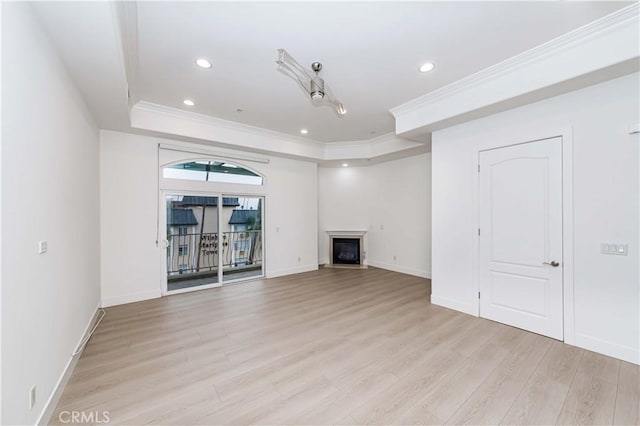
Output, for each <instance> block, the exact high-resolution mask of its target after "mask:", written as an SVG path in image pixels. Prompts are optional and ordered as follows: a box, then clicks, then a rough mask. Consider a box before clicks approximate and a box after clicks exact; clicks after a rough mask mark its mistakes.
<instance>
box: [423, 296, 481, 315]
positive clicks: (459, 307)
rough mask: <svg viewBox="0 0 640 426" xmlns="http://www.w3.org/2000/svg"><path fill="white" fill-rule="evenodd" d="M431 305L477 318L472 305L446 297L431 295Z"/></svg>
mask: <svg viewBox="0 0 640 426" xmlns="http://www.w3.org/2000/svg"><path fill="white" fill-rule="evenodd" d="M431 304H432V305H438V306H442V307H444V308H449V309H453V310H454V311H458V312H463V313H465V314H469V315H472V316H474V317H477V316H478V313H477V310H476V309H474V306H473V304H472V303H464V302H461V301H460V300H454V299H449V298H448V297H440V296H436V295H435V294H433V293H432V294H431Z"/></svg>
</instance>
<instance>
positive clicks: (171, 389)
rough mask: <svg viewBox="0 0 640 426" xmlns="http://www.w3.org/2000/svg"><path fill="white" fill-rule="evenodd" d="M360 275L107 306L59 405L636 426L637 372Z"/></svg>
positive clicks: (296, 418)
mask: <svg viewBox="0 0 640 426" xmlns="http://www.w3.org/2000/svg"><path fill="white" fill-rule="evenodd" d="M429 293H430V283H429V281H428V280H425V279H420V278H416V277H412V276H408V275H403V274H398V273H394V272H389V271H385V270H381V269H376V268H370V269H366V270H345V269H320V270H319V271H317V272H310V273H305V274H298V275H293V276H287V277H283V278H276V279H270V280H261V281H254V282H249V283H245V284H239V285H233V286H229V287H224V288H219V289H212V290H204V291H199V292H194V293H187V294H180V295H175V296H171V297H167V298H163V299H156V300H151V301H147V302H140V303H134V304H130V305H123V306H118V307H113V308H109V309H108V310H107V316H106V318H105V319H104V321H103V322H102V324H101V326H100V327H99V329H98V330H97V331H96V333H95V335H94V337H93V338H92V340H91V341H90V343H89V344H88V346H87V348H86V349H85V351H84V353H83V354H82V357H81V359H80V360H79V362H78V365H77V367H76V369H75V371H74V373H73V375H72V377H71V380H70V382H69V384H68V386H67V388H66V389H65V391H64V394H63V396H62V399H61V400H60V403H59V404H58V407H57V409H56V413H55V414H54V416H53V419H52V422H53V423H59V417H58V415H59V413H60V412H61V411H65V410H66V411H73V410H75V411H85V412H96V411H97V412H102V411H108V412H109V417H110V419H111V423H112V424H129V425H133V424H135V425H137V424H234V425H238V424H304V425H327V424H440V423H449V424H451V423H453V424H497V423H506V424H553V423H561V424H627V425H631V424H638V421H639V417H638V410H639V405H640V402H639V388H640V385H639V383H640V382H639V376H638V367H637V366H634V365H632V364H629V363H626V362H622V361H618V360H616V359H613V358H609V357H606V356H602V355H598V354H595V353H593V352H589V351H585V350H582V349H578V348H576V347H572V346H567V345H565V344H563V343H561V342H558V341H555V340H552V339H549V338H546V337H542V336H539V335H536V334H533V333H529V332H526V331H522V330H519V329H516V328H512V327H508V326H505V325H502V324H498V323H495V322H491V321H487V320H483V319H478V318H474V317H471V316H468V315H464V314H461V313H458V312H454V311H451V310H448V309H444V308H441V307H438V306H434V305H431V304H430V303H429Z"/></svg>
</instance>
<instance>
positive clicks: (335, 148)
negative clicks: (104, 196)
mask: <svg viewBox="0 0 640 426" xmlns="http://www.w3.org/2000/svg"><path fill="white" fill-rule="evenodd" d="M131 127H133V128H135V129H140V130H145V131H151V132H158V133H163V134H170V135H176V136H180V137H183V138H188V139H197V140H204V141H209V142H213V143H216V144H222V145H225V146H230V147H234V148H237V149H241V150H251V151H258V152H265V153H272V154H276V155H283V156H287V157H294V158H299V159H303V160H308V161H318V162H322V161H328V160H353V159H362V160H370V159H372V158H376V157H381V156H386V155H389V154H392V153H401V152H403V151H406V150H409V149H411V148H416V147H420V146H424V144H422V143H420V142H414V141H409V140H406V139H402V138H400V137H398V136H396V135H395V133H393V132H391V133H387V134H384V135H380V136H377V137H375V138H372V139H367V140H357V141H345V142H327V143H324V142H320V141H316V140H313V139H309V138H302V137H298V136H292V135H289V134H286V133H281V132H276V131H273V130H269V129H264V128H261V127H256V126H251V125H247V124H242V123H238V122H235V121H230V120H224V119H221V118H216V117H211V116H208V115H204V114H199V113H195V112H191V111H184V110H181V109H178V108H174V107H168V106H165V105H159V104H156V103H152V102H146V101H140V102H138V103H136V104H135V105H134V106H133V107H132V108H131Z"/></svg>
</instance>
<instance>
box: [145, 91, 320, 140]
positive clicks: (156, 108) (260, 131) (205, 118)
mask: <svg viewBox="0 0 640 426" xmlns="http://www.w3.org/2000/svg"><path fill="white" fill-rule="evenodd" d="M134 110H138V111H146V112H151V113H154V114H160V115H163V116H165V117H169V118H174V119H179V120H185V121H191V122H193V123H198V124H203V125H206V126H212V127H215V128H220V129H226V130H230V131H233V132H239V133H242V134H246V135H252V136H258V137H268V138H278V139H280V140H284V141H290V142H294V143H298V144H302V145H306V146H310V147H313V148H318V147H322V146H323V145H324V143H323V142H320V141H316V140H315V139H311V138H303V137H299V136H293V135H289V134H287V133H281V132H277V131H275V130H270V129H265V128H263V127H257V126H251V125H249V124H243V123H238V122H237V121H231V120H225V119H222V118H217V117H213V116H210V115H206V114H200V113H197V112H191V111H184V110H181V109H178V108H174V107H168V106H166V105H160V104H156V103H152V102H147V101H140V102H138V103H137V104H136V105H135V106H134ZM185 136H186V135H185Z"/></svg>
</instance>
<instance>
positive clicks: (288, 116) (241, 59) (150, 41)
mask: <svg viewBox="0 0 640 426" xmlns="http://www.w3.org/2000/svg"><path fill="white" fill-rule="evenodd" d="M627 4H629V3H628V2H609V1H605V2H568V1H558V2H480V1H474V2H407V3H404V2H375V3H367V2H354V3H347V2H318V3H316V2H282V3H275V2H257V3H253V2H140V3H138V4H137V28H136V29H137V34H138V38H137V52H138V57H137V60H138V64H139V65H138V76H137V78H136V80H135V81H136V83H135V87H132V90H133V91H134V92H135V96H136V98H137V99H139V100H144V101H148V102H153V103H157V104H161V105H166V106H171V107H177V108H180V109H185V110H188V111H194V112H198V113H201V114H206V115H211V116H214V117H217V118H222V119H226V120H232V121H237V122H240V123H244V124H250V125H253V126H257V127H262V128H266V129H270V130H275V131H278V132H283V133H288V134H291V135H298V136H299V135H300V134H299V130H300V129H301V128H306V129H308V130H309V134H308V135H307V136H306V137H308V138H310V139H314V140H317V141H323V142H335V141H352V140H363V139H370V138H373V137H375V136H378V135H381V134H386V133H389V132H392V131H393V130H394V122H393V117H392V116H391V114H390V113H389V109H390V108H392V107H395V106H397V105H399V104H402V103H404V102H406V101H409V100H411V99H413V98H416V97H418V96H420V95H423V94H426V93H428V92H430V91H433V90H434V89H437V88H440V87H442V86H444V85H447V84H449V83H451V82H453V81H456V80H458V79H460V78H462V77H465V76H467V75H470V74H472V73H474V72H477V71H479V70H481V69H483V68H486V67H488V66H490V65H493V64H495V63H497V62H500V61H502V60H504V59H507V58H509V57H511V56H514V55H516V54H518V53H521V52H523V51H525V50H528V49H530V48H533V47H535V46H537V45H539V44H542V43H544V42H546V41H549V40H551V39H553V38H555V37H557V36H559V35H561V34H564V33H566V32H568V31H570V30H572V29H575V28H577V27H579V26H582V25H584V24H586V23H588V22H591V21H593V20H595V19H597V18H599V17H602V16H604V15H607V14H609V13H611V12H613V11H615V10H617V9H620V8H622V7H624V6H625V5H627ZM36 8H37V9H38V11H39V14H40V16H41V18H42V20H43V22H44V23H45V26H46V28H47V30H48V31H49V33H50V35H51V37H52V39H53V41H54V44H56V47H57V48H58V49H59V50H61V55H62V57H63V59H64V60H65V62H66V63H67V67H68V68H69V70H70V72H71V74H72V76H73V77H74V79H76V81H78V85H79V87H80V88H81V90H82V91H83V92H84V93H85V97H86V99H87V102H88V103H89V105H90V107H91V108H92V111H94V113H95V114H97V115H98V119H99V121H100V122H101V124H102V125H103V126H115V127H118V126H121V124H122V123H121V122H120V124H119V125H116V121H117V119H115V118H114V117H113V116H109V117H106V116H107V115H109V112H108V111H109V109H113V108H116V106H114V105H111V104H110V105H109V107H108V108H107V107H106V106H105V105H107V103H108V98H109V96H104V92H105V88H108V87H111V86H110V84H112V85H115V84H116V83H117V82H119V81H121V80H122V76H123V75H124V70H123V69H122V68H123V67H124V65H123V64H122V58H121V56H119V57H117V58H116V57H113V56H114V55H115V54H114V53H113V52H111V50H113V46H115V45H117V43H116V44H114V43H115V42H114V41H113V40H111V39H110V40H109V42H108V43H106V42H105V40H104V39H105V38H107V37H109V35H108V34H103V33H105V32H106V31H105V28H111V29H112V31H113V32H114V33H115V32H116V26H115V25H112V24H108V22H109V21H110V20H112V19H113V13H107V12H108V9H109V8H106V7H105V4H104V3H51V2H50V3H47V4H38V5H37V6H36ZM92 8H93V11H92V12H90V11H89V9H92ZM105 11H107V12H105ZM101 21H102V24H99V22H101ZM95 28H98V29H100V31H97V30H95ZM110 37H111V38H114V35H113V34H111V36H110ZM115 38H116V39H117V37H115ZM106 44H109V46H111V48H109V49H107V48H105V45H106ZM278 48H284V49H286V50H287V51H288V52H289V53H290V54H291V55H292V56H293V57H294V58H296V59H297V60H298V62H300V63H301V64H303V65H309V64H311V62H313V61H321V62H322V63H323V65H324V68H323V71H322V73H321V76H322V77H323V78H324V79H325V81H326V82H327V84H328V85H329V86H330V87H331V89H332V90H333V92H334V94H335V95H336V97H337V98H338V99H340V100H341V101H342V102H343V103H344V104H345V105H346V107H347V109H348V111H349V112H348V114H347V115H346V116H345V117H344V118H338V117H337V116H336V114H335V113H334V112H333V111H332V110H331V109H330V108H322V107H321V108H317V107H314V106H312V105H311V103H310V102H309V100H308V99H307V97H306V96H305V94H304V93H303V92H302V91H301V90H300V88H299V87H298V86H297V85H296V84H295V82H294V81H292V80H290V79H289V78H287V77H286V76H284V75H283V74H281V73H279V72H277V65H276V64H275V60H276V58H277V49H278ZM197 57H206V58H209V59H210V60H211V61H212V62H213V64H214V66H213V68H212V69H210V70H203V69H200V68H197V67H196V66H195V64H194V60H195V59H196V58H197ZM97 58H101V59H97ZM96 60H99V61H100V62H105V63H106V64H105V66H104V67H100V69H95V68H96V67H95V61H96ZM425 61H431V62H434V63H435V64H436V68H435V70H434V71H432V72H430V73H426V74H421V73H419V72H418V70H417V69H418V67H419V65H420V64H421V63H423V62H425ZM91 64H93V65H94V67H93V68H94V69H92V68H91ZM116 65H117V66H116ZM117 68H119V69H117ZM115 74H118V75H115ZM101 79H102V80H104V84H103V83H102V81H101ZM109 82H111V83H109ZM130 83H132V82H130ZM184 98H191V99H193V100H194V101H195V102H196V106H195V107H192V108H189V107H186V106H184V105H183V104H182V100H183V99H184ZM117 108H122V106H118V107H117ZM238 108H241V109H242V110H243V112H242V113H238V112H237V111H236V109H238ZM111 115H113V112H112V113H111ZM105 123H106V124H105ZM373 132H374V133H373Z"/></svg>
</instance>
